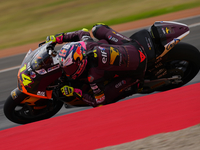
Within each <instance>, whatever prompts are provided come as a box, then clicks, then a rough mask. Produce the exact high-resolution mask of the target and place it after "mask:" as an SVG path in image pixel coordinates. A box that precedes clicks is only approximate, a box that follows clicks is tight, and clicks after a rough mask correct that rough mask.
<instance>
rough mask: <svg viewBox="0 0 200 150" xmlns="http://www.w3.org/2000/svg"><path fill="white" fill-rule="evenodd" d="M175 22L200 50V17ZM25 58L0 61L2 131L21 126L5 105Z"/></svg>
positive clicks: (198, 77)
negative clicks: (11, 118)
mask: <svg viewBox="0 0 200 150" xmlns="http://www.w3.org/2000/svg"><path fill="white" fill-rule="evenodd" d="M163 20H164V19H163ZM175 21H177V22H180V23H185V24H187V25H188V26H189V27H190V34H189V35H188V36H187V37H185V38H184V39H183V40H182V42H186V43H189V44H192V45H193V46H195V47H197V49H199V50H200V40H199V39H200V38H199V36H200V16H195V17H189V18H185V19H181V20H175ZM143 28H149V27H143ZM137 30H139V29H136V30H129V31H125V32H122V34H123V35H125V36H130V35H131V34H133V33H135V32H136V31H137ZM57 48H58V49H59V48H60V47H59V46H58V47H57ZM27 51H28V50H27ZM24 56H25V54H19V55H15V56H11V57H6V58H2V59H0V130H4V129H8V128H12V127H15V126H19V125H18V124H15V123H12V122H11V121H9V120H8V119H7V118H6V117H5V116H4V114H3V105H4V102H5V101H6V99H7V97H8V96H9V94H10V92H11V91H12V90H13V89H14V88H16V86H17V72H18V69H19V65H20V64H21V62H22V60H23V58H24ZM198 82H200V73H199V74H198V75H197V76H196V77H195V78H194V79H193V80H192V81H190V82H189V83H188V84H194V83H198ZM188 84H187V85H188ZM138 96H144V95H141V94H136V95H133V96H131V97H129V98H134V97H138ZM90 108H91V107H77V108H70V109H65V108H64V107H63V108H62V109H61V110H60V111H59V112H58V114H57V115H55V116H61V115H65V114H69V113H73V112H77V111H81V110H84V109H90Z"/></svg>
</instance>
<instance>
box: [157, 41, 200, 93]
mask: <svg viewBox="0 0 200 150" xmlns="http://www.w3.org/2000/svg"><path fill="white" fill-rule="evenodd" d="M162 63H163V64H164V68H165V69H166V70H167V74H166V75H164V76H163V77H165V78H170V77H172V76H179V77H180V78H181V79H180V81H181V82H180V83H176V84H171V85H167V86H165V87H162V88H160V89H159V90H161V91H163V90H169V89H173V88H177V87H180V86H183V85H185V84H186V83H188V82H189V81H191V80H192V79H193V78H194V77H195V76H196V75H197V73H198V72H199V69H200V53H199V51H198V49H197V48H195V47H194V46H192V45H190V44H187V43H179V44H177V45H176V46H175V47H174V48H173V49H172V50H171V51H170V52H168V53H167V54H166V56H165V58H164V59H163V61H162Z"/></svg>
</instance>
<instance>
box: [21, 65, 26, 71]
mask: <svg viewBox="0 0 200 150" xmlns="http://www.w3.org/2000/svg"><path fill="white" fill-rule="evenodd" d="M24 70H26V64H24V66H23V67H22V68H21V69H20V72H23V71H24Z"/></svg>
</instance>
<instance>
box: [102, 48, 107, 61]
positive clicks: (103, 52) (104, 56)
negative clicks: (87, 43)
mask: <svg viewBox="0 0 200 150" xmlns="http://www.w3.org/2000/svg"><path fill="white" fill-rule="evenodd" d="M101 56H102V63H103V64H105V63H107V60H108V55H107V53H106V52H105V51H104V50H101Z"/></svg>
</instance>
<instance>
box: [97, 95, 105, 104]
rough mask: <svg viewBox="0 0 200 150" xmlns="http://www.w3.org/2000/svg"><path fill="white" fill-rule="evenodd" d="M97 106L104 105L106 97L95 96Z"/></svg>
mask: <svg viewBox="0 0 200 150" xmlns="http://www.w3.org/2000/svg"><path fill="white" fill-rule="evenodd" d="M95 99H96V102H97V104H99V103H102V102H103V101H104V100H105V95H104V94H101V95H99V96H95Z"/></svg>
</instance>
